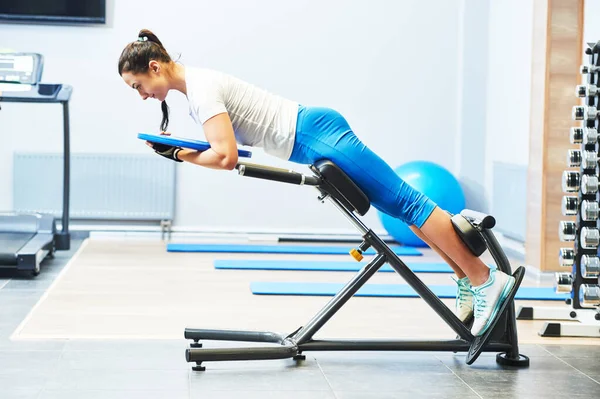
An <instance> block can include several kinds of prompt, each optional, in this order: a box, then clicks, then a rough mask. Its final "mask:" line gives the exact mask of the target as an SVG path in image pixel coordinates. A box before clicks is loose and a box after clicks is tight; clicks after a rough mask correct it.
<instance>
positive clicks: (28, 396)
mask: <svg viewBox="0 0 600 399" xmlns="http://www.w3.org/2000/svg"><path fill="white" fill-rule="evenodd" d="M1 389H2V391H1V394H0V397H2V399H37V398H38V396H39V394H40V392H41V389H36V388H33V389H32V388H22V389H12V388H10V387H2V388H1Z"/></svg>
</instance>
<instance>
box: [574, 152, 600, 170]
mask: <svg viewBox="0 0 600 399" xmlns="http://www.w3.org/2000/svg"><path fill="white" fill-rule="evenodd" d="M598 160H599V159H598V154H597V153H596V152H595V151H583V152H582V151H581V150H567V165H568V166H569V167H570V168H575V167H577V168H578V167H580V166H583V169H595V168H596V166H598Z"/></svg>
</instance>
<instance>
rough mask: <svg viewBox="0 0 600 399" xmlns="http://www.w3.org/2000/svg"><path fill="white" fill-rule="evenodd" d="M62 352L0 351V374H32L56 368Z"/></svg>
mask: <svg viewBox="0 0 600 399" xmlns="http://www.w3.org/2000/svg"><path fill="white" fill-rule="evenodd" d="M61 354H62V351H60V350H58V351H1V350H0V374H7V373H14V372H17V371H19V370H20V371H25V372H32V373H33V374H35V373H37V372H38V371H44V370H52V369H55V368H56V365H57V364H58V362H59V359H60V357H61Z"/></svg>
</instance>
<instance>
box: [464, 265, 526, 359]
mask: <svg viewBox="0 0 600 399" xmlns="http://www.w3.org/2000/svg"><path fill="white" fill-rule="evenodd" d="M524 276H525V268H524V267H523V266H519V267H518V268H517V270H516V271H515V272H514V273H513V277H514V278H515V282H514V284H513V286H512V289H511V290H510V293H509V294H508V295H507V297H506V299H505V300H504V301H503V302H502V305H501V306H500V310H499V311H498V312H496V313H497V314H496V317H494V318H490V320H492V321H491V322H490V323H489V328H488V329H487V330H486V332H485V333H484V334H483V335H478V336H476V337H475V339H473V342H472V343H471V347H470V348H469V352H468V353H467V358H466V363H467V364H473V362H475V360H477V358H478V357H479V355H481V352H483V349H484V347H485V345H486V344H487V343H488V342H489V340H490V339H491V338H492V335H493V334H492V333H493V332H494V328H495V327H496V324H497V323H498V321H499V320H500V319H501V318H502V315H503V314H504V312H505V311H506V310H507V309H508V305H509V304H514V302H513V299H514V298H515V295H516V294H517V291H518V290H519V287H520V286H521V282H522V281H523V277H524Z"/></svg>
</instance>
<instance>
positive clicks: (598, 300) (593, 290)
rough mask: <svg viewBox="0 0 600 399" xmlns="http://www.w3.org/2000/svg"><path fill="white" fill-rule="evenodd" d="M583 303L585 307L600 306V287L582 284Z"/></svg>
mask: <svg viewBox="0 0 600 399" xmlns="http://www.w3.org/2000/svg"><path fill="white" fill-rule="evenodd" d="M580 293H581V295H580V297H581V299H582V300H581V303H582V304H583V305H585V306H600V285H598V284H581V289H580Z"/></svg>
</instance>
